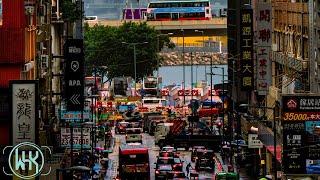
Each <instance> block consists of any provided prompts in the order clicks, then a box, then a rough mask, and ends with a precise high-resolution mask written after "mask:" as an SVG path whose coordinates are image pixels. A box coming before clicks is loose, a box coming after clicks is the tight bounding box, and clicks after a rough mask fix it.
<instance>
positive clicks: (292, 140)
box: [282, 95, 320, 174]
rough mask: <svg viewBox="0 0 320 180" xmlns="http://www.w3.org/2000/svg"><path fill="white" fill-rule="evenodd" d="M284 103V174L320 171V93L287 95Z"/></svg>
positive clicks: (283, 99)
mask: <svg viewBox="0 0 320 180" xmlns="http://www.w3.org/2000/svg"><path fill="white" fill-rule="evenodd" d="M282 103H283V114H282V120H283V148H284V149H286V151H284V153H283V160H284V164H283V165H284V171H285V173H286V174H319V173H320V96H315V95H309V96H299V95H288V96H283V97H282ZM301 139H303V141H301Z"/></svg>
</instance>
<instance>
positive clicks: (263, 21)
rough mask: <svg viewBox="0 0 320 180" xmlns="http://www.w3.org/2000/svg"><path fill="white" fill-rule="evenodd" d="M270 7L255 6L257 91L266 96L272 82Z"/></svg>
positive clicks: (264, 3) (267, 4)
mask: <svg viewBox="0 0 320 180" xmlns="http://www.w3.org/2000/svg"><path fill="white" fill-rule="evenodd" d="M271 12H272V6H271V3H266V2H258V5H257V13H256V15H257V17H256V20H257V34H256V36H257V38H256V39H257V41H258V48H257V66H256V67H257V90H258V93H259V95H266V94H267V91H268V88H269V86H270V85H271V82H272V70H271V66H272V64H271V58H270V51H271V45H272V39H271V35H272V21H271V20H272V19H271Z"/></svg>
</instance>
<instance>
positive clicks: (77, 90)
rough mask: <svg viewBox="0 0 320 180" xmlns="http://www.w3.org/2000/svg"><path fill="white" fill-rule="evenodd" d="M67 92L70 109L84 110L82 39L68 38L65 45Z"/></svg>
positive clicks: (68, 107)
mask: <svg viewBox="0 0 320 180" xmlns="http://www.w3.org/2000/svg"><path fill="white" fill-rule="evenodd" d="M64 57H65V60H66V68H65V77H64V78H65V84H66V87H65V92H66V99H67V110H68V111H82V110H83V105H84V104H83V103H84V53H83V40H82V39H68V40H67V41H66V43H65V45H64Z"/></svg>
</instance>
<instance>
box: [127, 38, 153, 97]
mask: <svg viewBox="0 0 320 180" xmlns="http://www.w3.org/2000/svg"><path fill="white" fill-rule="evenodd" d="M121 43H122V44H126V45H129V46H133V61H134V94H135V95H136V93H137V62H136V61H137V60H136V58H137V57H136V45H141V44H147V43H148V42H135V43H128V42H121Z"/></svg>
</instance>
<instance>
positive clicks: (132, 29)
mask: <svg viewBox="0 0 320 180" xmlns="http://www.w3.org/2000/svg"><path fill="white" fill-rule="evenodd" d="M84 29H85V50H86V52H85V54H86V57H85V58H86V70H87V71H86V73H87V74H88V75H90V74H92V70H93V68H94V67H96V69H97V71H98V73H99V74H107V76H108V78H109V79H111V78H113V77H117V76H131V77H134V53H133V51H134V50H133V45H132V44H131V45H130V43H142V42H148V43H147V44H137V45H136V62H137V78H138V79H142V78H143V77H144V76H146V75H149V74H152V73H153V71H154V70H156V68H157V60H158V59H160V57H159V56H158V52H159V50H161V49H162V48H163V47H164V46H168V47H170V48H173V47H174V44H173V43H171V42H170V39H169V37H168V36H163V35H160V33H159V32H158V31H156V30H155V29H154V28H152V27H150V26H148V25H147V24H146V23H133V22H128V23H124V24H123V25H122V26H120V27H109V26H102V25H95V26H94V27H88V26H87V25H86V26H85V28H84ZM158 38H159V46H158ZM122 42H126V44H124V43H122ZM101 66H102V67H103V68H102V67H101Z"/></svg>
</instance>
